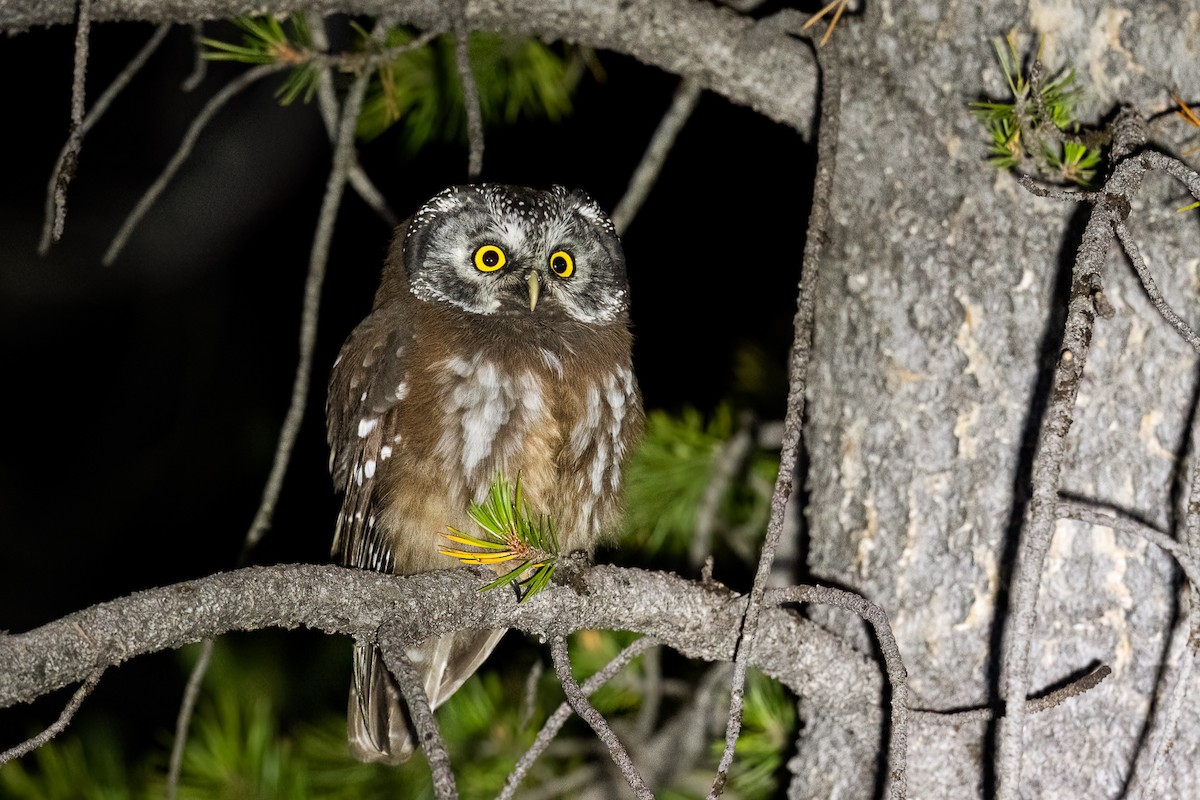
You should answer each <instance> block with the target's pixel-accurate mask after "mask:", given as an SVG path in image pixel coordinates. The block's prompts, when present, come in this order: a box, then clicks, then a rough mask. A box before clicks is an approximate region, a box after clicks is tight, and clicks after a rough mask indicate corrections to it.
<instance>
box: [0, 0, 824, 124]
mask: <svg viewBox="0 0 1200 800" xmlns="http://www.w3.org/2000/svg"><path fill="white" fill-rule="evenodd" d="M459 6H460V4H459V3H442V2H437V1H436V0H396V1H395V2H393V1H392V0H359V2H356V3H355V6H354V12H355V13H356V14H365V15H378V14H384V13H386V14H392V15H394V16H395V18H396V20H397V21H398V22H400V23H403V24H409V25H413V26H415V27H417V28H419V29H421V30H452V29H454V28H455V26H457V25H459V24H461V23H462V22H465V23H466V25H467V26H468V27H469V28H470V29H471V30H476V31H500V32H505V33H513V34H521V35H533V36H539V37H541V38H543V39H547V40H551V41H553V40H562V39H567V40H570V41H573V42H578V43H580V44H587V45H590V46H592V47H596V48H600V49H604V50H612V51H614V52H617V53H622V54H624V55H628V56H632V57H633V58H636V59H638V60H639V61H642V62H644V63H646V64H649V65H651V66H655V67H658V68H660V69H663V70H666V71H668V72H671V73H673V74H675V75H678V76H680V77H681V78H691V79H693V80H696V81H697V82H699V83H700V84H701V85H702V86H705V87H706V88H708V89H711V90H712V91H714V92H716V93H717V94H720V95H722V96H724V97H726V98H728V99H729V100H731V101H733V102H735V103H739V104H741V105H745V106H749V107H750V108H753V109H754V110H755V111H757V112H759V113H760V114H763V115H765V116H767V117H768V118H770V119H772V120H775V121H776V122H781V123H783V124H785V125H788V126H790V127H792V128H794V129H795V130H796V131H798V132H799V133H800V134H801V135H807V134H808V132H809V131H810V130H811V126H812V113H813V110H814V105H813V98H814V97H815V87H816V68H815V64H814V62H813V58H812V54H811V52H810V51H809V50H808V48H807V47H806V46H805V45H803V44H802V43H800V42H799V41H797V40H795V39H794V38H792V37H791V36H790V35H789V34H788V33H787V32H786V31H784V30H780V29H774V28H769V26H764V25H762V24H761V23H759V22H756V21H755V20H753V19H750V18H749V17H745V16H742V15H740V14H738V13H736V12H734V11H732V10H730V9H728V8H721V7H718V6H714V5H713V4H711V3H708V2H703V0H632V1H631V2H627V3H621V4H617V3H578V2H575V1H574V0H474V2H471V3H468V4H467V5H466V9H465V12H463V11H460V9H459ZM246 8H247V6H246V4H245V3H244V2H241V0H191V1H190V2H188V3H186V4H184V3H147V2H145V1H144V0H96V3H95V6H94V8H93V9H92V19H93V20H96V21H108V20H129V21H132V20H149V21H152V22H182V23H193V22H198V21H200V20H202V19H231V18H233V17H236V16H238V15H240V14H245V13H246ZM255 10H256V11H257V12H258V13H264V14H286V13H289V12H292V11H312V12H315V13H319V14H329V13H334V12H343V11H345V10H346V9H345V8H343V7H341V6H339V5H338V4H337V3H335V2H333V0H315V2H309V1H308V0H305V2H300V0H267V2H264V3H261V4H259V5H256V6H255ZM74 14H75V8H74V2H73V0H0V30H20V29H24V28H28V27H30V26H33V25H63V24H68V23H70V22H72V21H73V20H74ZM464 17H465V19H464ZM647 19H653V24H647V23H646V20H647ZM756 31H757V32H759V33H760V34H761V35H757V36H756V35H754V33H755V32H756Z"/></svg>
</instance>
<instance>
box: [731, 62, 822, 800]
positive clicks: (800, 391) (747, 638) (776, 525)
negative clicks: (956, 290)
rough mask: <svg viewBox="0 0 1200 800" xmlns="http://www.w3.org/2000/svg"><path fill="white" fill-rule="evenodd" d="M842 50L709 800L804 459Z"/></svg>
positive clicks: (738, 721) (734, 730)
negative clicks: (771, 480)
mask: <svg viewBox="0 0 1200 800" xmlns="http://www.w3.org/2000/svg"><path fill="white" fill-rule="evenodd" d="M836 49H837V48H836V47H834V48H830V49H829V50H818V51H817V53H818V55H817V60H818V61H819V63H820V67H821V117H820V130H819V132H818V134H817V167H816V176H815V178H814V180H813V199H812V210H811V211H810V212H809V217H808V235H807V237H806V238H805V241H804V262H803V265H802V266H801V273H800V288H799V298H798V300H797V309H796V316H795V320H794V322H793V325H794V330H795V334H794V339H793V342H792V359H791V375H790V382H791V385H790V386H789V388H788V399H787V413H786V414H785V415H784V435H783V445H782V447H781V449H780V453H779V475H778V477H777V478H776V480H775V489H774V491H773V493H772V496H771V516H770V519H769V521H768V522H767V534H766V538H765V539H764V541H763V547H762V553H761V555H760V557H759V561H758V569H757V570H756V571H755V574H754V584H753V586H752V588H751V590H750V599H749V603H748V604H747V606H746V618H745V621H744V623H743V627H742V639H741V641H740V643H739V644H738V648H737V653H736V655H735V657H734V668H733V681H732V687H731V690H730V698H729V722H728V725H727V726H726V730H725V749H724V752H722V754H721V761H720V763H719V764H718V766H717V774H716V776H715V777H714V779H713V784H712V788H711V789H710V790H709V793H708V798H709V800H716V798H718V797H720V796H721V793H722V791H723V790H724V787H725V782H726V781H727V780H728V776H729V767H730V766H731V765H732V764H733V751H734V747H735V746H736V744H737V739H738V735H739V733H740V732H741V727H742V703H743V696H744V694H745V688H746V667H747V663H748V660H749V652H750V650H751V649H752V647H753V644H754V636H755V633H756V632H757V629H758V620H759V616H760V614H761V612H762V607H763V593H764V591H765V590H766V588H767V581H768V579H769V578H770V576H771V564H772V562H773V561H774V560H775V550H776V548H777V547H778V545H779V539H780V536H781V535H782V532H783V528H784V519H785V516H786V511H787V501H788V497H789V496H790V495H791V492H792V482H793V480H794V478H795V471H796V463H797V461H798V459H799V454H800V436H801V425H802V422H803V419H804V389H805V385H806V383H807V377H808V362H809V359H810V357H811V353H812V337H813V317H814V314H815V311H816V297H817V274H818V269H819V265H820V261H821V254H822V252H823V251H824V249H825V243H826V238H827V236H828V233H827V228H828V225H829V216H830V211H829V203H830V196H831V195H832V192H833V175H834V167H835V163H836V158H837V142H838V126H839V119H840V109H841V79H840V74H839V69H838V65H837V63H836V55H835V53H836Z"/></svg>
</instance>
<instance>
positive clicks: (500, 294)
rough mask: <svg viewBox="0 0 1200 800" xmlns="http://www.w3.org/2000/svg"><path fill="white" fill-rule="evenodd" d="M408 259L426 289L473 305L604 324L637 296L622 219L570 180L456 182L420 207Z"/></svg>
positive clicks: (412, 281) (418, 292)
mask: <svg viewBox="0 0 1200 800" xmlns="http://www.w3.org/2000/svg"><path fill="white" fill-rule="evenodd" d="M404 264H405V267H406V269H407V271H408V279H409V291H411V292H412V294H413V295H415V296H416V297H417V298H419V299H421V300H424V301H427V302H432V303H449V304H451V305H453V306H455V307H457V308H459V309H461V310H463V311H467V312H470V313H472V314H481V315H505V316H524V317H536V316H538V315H555V314H563V315H565V316H567V317H569V318H571V319H574V320H576V321H578V322H582V323H585V324H590V325H596V324H605V323H609V322H612V321H614V320H616V319H617V318H618V317H620V316H621V315H622V314H623V313H624V312H625V311H626V310H627V308H628V303H629V288H628V283H627V280H626V275H625V255H624V253H623V252H622V251H621V243H620V240H619V239H618V238H617V233H616V230H615V229H614V228H613V224H612V222H610V221H609V219H608V217H607V216H606V215H605V213H604V212H603V211H602V210H601V209H600V207H599V206H598V205H596V203H595V202H593V201H592V199H591V198H590V197H588V196H587V195H586V194H584V193H583V192H580V191H570V190H567V189H564V188H563V187H561V186H555V187H553V188H551V189H550V190H549V191H541V190H538V189H528V188H525V187H523V186H501V185H497V184H478V185H474V186H452V187H450V188H449V189H446V190H444V191H442V192H440V193H438V194H437V195H435V196H434V197H433V198H432V199H430V200H429V202H427V203H426V204H425V205H424V206H422V207H421V209H420V210H419V211H418V212H417V213H416V215H414V216H413V218H412V221H411V222H410V223H409V226H408V233H407V234H406V236H405V239H404Z"/></svg>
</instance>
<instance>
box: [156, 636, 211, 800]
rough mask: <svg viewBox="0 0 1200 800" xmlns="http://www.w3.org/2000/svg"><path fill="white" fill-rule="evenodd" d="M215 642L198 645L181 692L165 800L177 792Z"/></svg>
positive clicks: (170, 798) (173, 797) (172, 799)
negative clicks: (197, 654) (196, 655)
mask: <svg viewBox="0 0 1200 800" xmlns="http://www.w3.org/2000/svg"><path fill="white" fill-rule="evenodd" d="M215 641H216V640H214V639H205V640H204V641H203V642H201V643H200V655H199V656H198V657H197V658H196V663H195V664H193V665H192V674H191V675H189V676H188V682H187V687H186V688H185V689H184V690H183V699H182V700H181V701H180V703H179V713H178V714H177V715H176V717H175V741H174V742H172V743H171V760H170V762H169V764H168V767H167V792H166V795H167V800H175V795H176V794H178V792H179V778H180V776H181V775H182V774H183V752H184V750H185V749H187V740H188V730H189V729H190V728H191V725H192V714H194V713H195V711H196V703H197V702H198V701H199V700H200V689H201V688H202V687H203V686H204V675H205V673H207V672H208V664H209V662H210V661H211V660H212V654H213V647H214V645H215Z"/></svg>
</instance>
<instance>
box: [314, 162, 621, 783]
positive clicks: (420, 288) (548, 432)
mask: <svg viewBox="0 0 1200 800" xmlns="http://www.w3.org/2000/svg"><path fill="white" fill-rule="evenodd" d="M630 340H631V337H630V332H629V286H628V282H627V280H626V275H625V257H624V255H623V253H622V250H621V244H620V242H619V240H618V239H617V235H616V232H615V230H614V229H613V226H612V223H611V222H610V221H609V219H608V217H607V216H606V215H605V214H604V212H603V211H601V210H600V208H599V207H598V206H597V205H596V204H595V203H594V202H593V201H592V200H591V198H589V197H588V196H587V195H585V194H583V193H582V192H577V191H568V190H566V189H563V188H562V187H559V186H556V187H554V188H553V189H551V190H550V191H538V190H534V189H527V188H523V187H517V186H499V185H490V184H483V185H476V186H457V187H452V188H449V189H446V190H445V191H443V192H441V193H440V194H438V195H437V196H435V197H433V198H432V199H431V200H429V202H427V203H426V204H425V205H424V206H423V207H422V208H421V209H420V210H419V211H418V212H417V213H416V215H415V216H413V217H412V218H411V219H410V220H409V221H408V222H407V223H406V224H402V225H401V226H400V228H399V229H398V230H397V234H396V238H395V240H394V242H393V244H392V247H391V251H390V253H389V254H388V258H387V262H386V263H385V265H384V268H383V276H382V279H381V281H380V286H379V290H378V291H377V292H376V295H375V305H374V308H373V310H372V311H371V314H370V315H369V316H368V317H367V318H366V319H365V320H363V321H362V323H361V324H359V326H358V327H357V328H355V330H354V332H353V333H352V334H351V335H350V338H349V339H348V340H347V341H346V343H345V345H343V346H342V351H341V354H340V355H339V356H338V360H337V361H336V362H335V364H334V368H333V376H332V378H331V380H330V385H329V399H328V404H327V407H326V418H327V423H328V438H329V445H330V450H331V455H330V470H331V471H332V473H333V480H334V484H335V486H336V487H337V488H338V489H339V490H341V491H344V492H345V498H344V501H343V503H342V511H341V514H340V515H339V517H338V522H337V533H336V536H335V538H334V543H333V549H334V552H335V553H336V554H337V555H338V556H339V557H340V558H341V560H342V563H344V564H347V565H350V566H356V567H364V568H367V569H374V570H379V571H382V572H393V573H397V574H411V573H415V572H424V571H428V570H436V569H444V568H447V567H450V566H453V565H454V563H456V562H454V560H453V559H451V558H448V557H446V556H444V555H441V554H440V553H439V552H438V545H439V543H440V542H441V541H443V540H441V533H442V532H444V531H446V530H447V527H448V526H452V527H455V528H460V529H463V530H466V529H468V528H469V521H468V519H467V508H468V506H469V504H470V503H471V502H472V501H474V502H482V501H483V500H484V499H485V496H486V495H487V493H488V490H489V488H490V487H491V485H492V483H493V482H494V481H495V480H496V479H497V477H498V476H507V477H508V478H509V479H510V480H511V479H513V478H515V477H516V476H518V475H520V479H521V484H522V487H523V492H524V496H525V499H526V501H527V503H528V506H529V507H530V508H531V509H532V510H534V511H536V512H538V513H544V514H547V515H549V516H550V517H551V518H552V519H553V520H554V523H555V527H556V529H557V531H558V534H559V540H560V546H561V549H562V551H563V552H568V551H571V550H584V551H588V552H590V551H591V550H592V548H593V547H594V546H595V545H596V543H597V542H598V541H599V540H601V539H602V538H603V537H604V536H605V535H606V534H611V533H613V532H615V530H616V527H617V524H618V516H619V512H620V495H621V481H622V470H623V467H624V465H625V461H626V458H627V457H628V455H629V451H630V449H631V447H632V446H633V444H634V443H635V442H636V440H637V438H638V436H639V435H640V434H641V429H642V422H643V415H642V406H641V396H640V393H639V391H638V387H637V383H636V381H635V380H634V377H633V371H632V369H631V365H630ZM503 634H504V631H503V630H491V631H462V632H459V633H454V634H450V635H447V636H438V637H433V638H430V639H428V640H426V641H424V642H422V643H421V644H420V645H418V646H415V647H413V648H410V650H409V652H408V655H409V657H410V659H411V660H412V663H413V665H414V666H415V667H416V668H417V670H418V671H419V672H420V673H421V674H422V675H423V677H424V681H425V692H426V694H428V696H429V701H430V704H431V705H432V706H433V707H435V708H436V707H437V706H438V705H439V704H440V703H442V702H444V701H445V700H446V699H447V698H448V697H449V696H450V695H451V694H453V693H454V691H455V690H456V689H458V687H459V686H461V685H462V683H463V681H465V680H466V679H467V678H468V677H470V675H471V673H473V672H474V671H475V670H476V669H477V668H478V667H479V665H480V663H481V662H482V661H483V660H484V659H485V658H487V656H488V654H489V653H490V652H491V651H492V649H493V648H494V647H495V646H496V643H497V642H498V641H499V639H500V637H501V636H502V635H503ZM348 731H349V738H350V747H351V750H352V751H353V752H354V755H355V756H356V757H357V758H359V759H361V760H363V761H383V762H387V763H399V762H401V761H404V760H405V759H407V758H408V756H409V755H410V754H411V752H412V750H413V747H414V738H413V733H412V730H411V721H410V719H409V716H408V712H407V709H406V707H405V704H404V701H403V700H402V698H401V696H400V692H399V689H398V688H397V686H396V685H395V683H394V682H393V680H392V678H391V676H390V675H389V674H388V671H387V668H386V667H385V666H384V664H383V660H382V658H381V657H380V655H379V652H378V650H376V649H375V648H374V647H373V646H371V645H369V644H360V645H356V646H355V652H354V683H353V686H352V687H351V690H350V708H349V723H348Z"/></svg>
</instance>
